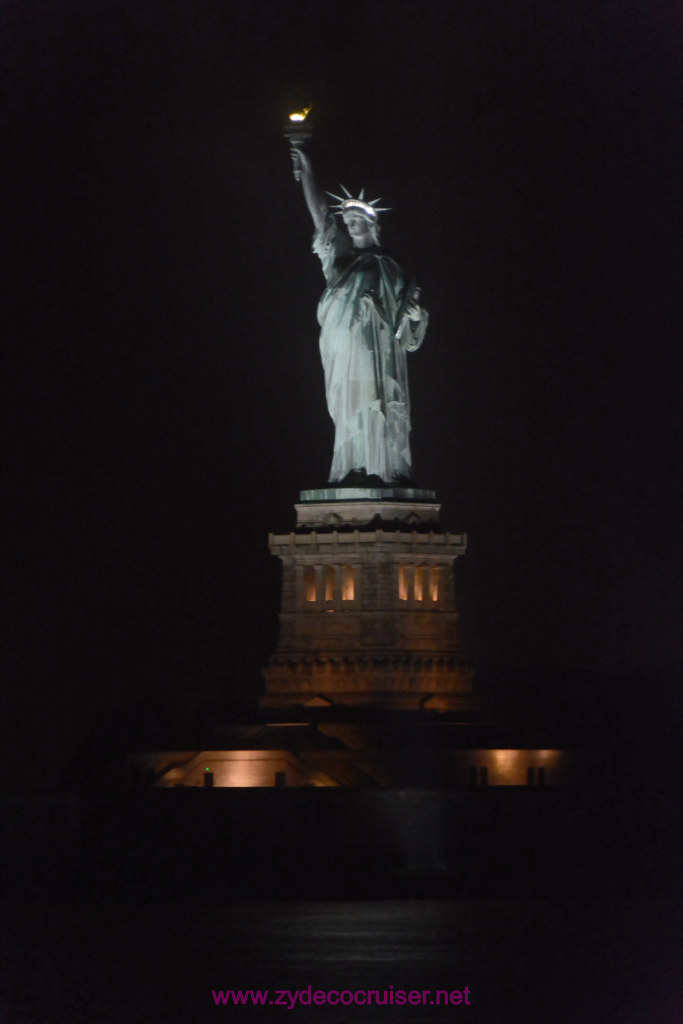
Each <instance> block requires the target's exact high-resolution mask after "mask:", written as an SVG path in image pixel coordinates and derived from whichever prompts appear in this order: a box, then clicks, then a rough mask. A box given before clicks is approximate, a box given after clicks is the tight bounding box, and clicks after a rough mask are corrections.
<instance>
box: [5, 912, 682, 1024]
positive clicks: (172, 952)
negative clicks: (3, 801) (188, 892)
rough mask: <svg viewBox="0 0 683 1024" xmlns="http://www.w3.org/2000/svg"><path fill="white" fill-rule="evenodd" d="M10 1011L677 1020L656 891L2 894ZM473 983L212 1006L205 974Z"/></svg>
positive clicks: (141, 1019)
mask: <svg viewBox="0 0 683 1024" xmlns="http://www.w3.org/2000/svg"><path fill="white" fill-rule="evenodd" d="M4 919H5V924H6V927H5V928H4V929H3V954H2V981H1V987H0V997H1V1002H0V1022H2V1024H5V1022H7V1024H10V1022H11V1024H52V1022H58V1024H81V1022H84V1024H85V1022H87V1024H204V1022H205V1021H228V1020H229V1021H245V1022H246V1021H261V1020H263V1021H287V1022H288V1024H298V1022H308V1024H312V1022H313V1021H316V1022H317V1021H325V1022H330V1024H341V1022H346V1021H349V1022H351V1021H353V1022H355V1024H361V1022H366V1024H368V1022H373V1024H374V1022H377V1021H383V1022H390V1021H393V1022H396V1024H399V1022H411V1021H432V1020H433V1021H439V1020H443V1021H452V1020H462V1021H468V1022H470V1024H474V1022H477V1024H482V1022H485V1024H577V1022H579V1021H580V1022H581V1024H681V1021H683V999H682V998H681V997H682V993H681V985H680V982H679V979H678V975H679V974H680V970H679V963H680V954H681V948H680V945H679V944H678V942H677V938H676V936H677V930H676V925H677V921H680V907H678V906H676V904H674V903H672V902H667V901H663V900H655V899H625V900H621V901H615V900H612V901H610V902H601V901H599V900H591V901H576V900H572V901H569V900H561V899H558V900H520V901H514V900H481V899H476V900H463V901H459V902H454V901H449V902H439V901H391V902H371V901H365V902H350V903H326V902H317V903H305V902H302V903H290V904H286V903H272V904H264V903H260V904H231V905H214V906H211V905H195V904H193V903H192V902H187V903H185V904H182V903H173V904H168V905H166V906H163V907H160V906H159V905H158V904H151V903H150V904H147V905H144V903H142V904H141V903H140V902H138V903H136V904H131V903H128V904H127V903H121V902H113V901H112V902H111V903H106V904H103V903H100V904H98V905H90V906H69V905H66V904H59V903H56V902H53V903H51V904H49V905H48V904H37V903H36V904H31V903H30V901H29V902H24V903H23V904H22V905H18V904H15V905H8V906H6V907H5V914H4ZM309 985H310V986H312V988H313V989H314V990H315V989H321V990H330V989H337V990H342V989H348V990H351V991H355V990H358V989H364V990H367V989H380V990H384V989H385V988H386V989H389V986H392V985H393V986H394V989H399V988H400V989H405V990H410V989H415V990H419V991H422V990H426V989H430V990H436V989H447V990H449V991H451V990H454V989H460V990H463V989H464V988H465V986H467V987H468V988H469V990H470V1000H471V1005H469V1006H466V1005H464V1004H461V1005H460V1006H448V1007H443V1006H435V1005H431V1006H430V1005H426V1006H404V1007H398V1006H396V1005H394V1006H372V1007H368V1006H365V1007H357V1006H351V1007H346V1008H344V1007H341V1006H338V1007H331V1006H328V1005H325V1006H311V1007H303V1006H295V1008H294V1009H291V1010H290V1009H287V1008H285V1007H280V1006H265V1007H235V1006H231V1007H229V1006H218V1007H217V1006H215V1005H214V1001H213V998H212V996H211V990H212V989H249V988H252V989H253V988H258V989H266V988H267V989H269V990H270V993H271V995H272V993H273V991H274V990H276V989H281V990H285V989H287V990H295V989H306V988H307V987H308V986H309Z"/></svg>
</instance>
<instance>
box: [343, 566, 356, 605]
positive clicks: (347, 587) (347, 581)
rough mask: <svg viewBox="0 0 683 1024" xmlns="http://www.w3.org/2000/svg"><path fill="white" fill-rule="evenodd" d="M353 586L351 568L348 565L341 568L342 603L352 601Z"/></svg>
mask: <svg viewBox="0 0 683 1024" xmlns="http://www.w3.org/2000/svg"><path fill="white" fill-rule="evenodd" d="M353 584H354V579H353V567H352V566H350V565H345V566H344V567H343V568H342V601H353V595H354V585H353Z"/></svg>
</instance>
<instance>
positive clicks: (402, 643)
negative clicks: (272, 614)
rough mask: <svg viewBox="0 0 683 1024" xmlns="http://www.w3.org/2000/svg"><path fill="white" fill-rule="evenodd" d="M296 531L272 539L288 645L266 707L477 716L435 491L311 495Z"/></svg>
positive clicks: (459, 546)
mask: <svg viewBox="0 0 683 1024" xmlns="http://www.w3.org/2000/svg"><path fill="white" fill-rule="evenodd" d="M295 509H296V513H297V528H296V530H294V531H293V532H291V533H289V534H285V535H273V534H271V535H270V550H271V552H272V553H273V554H274V555H275V556H276V557H278V558H279V559H280V560H281V562H282V565H283V579H282V606H281V612H280V639H279V642H278V645H277V648H276V650H275V653H274V654H273V657H272V658H271V659H270V662H269V663H268V666H267V668H266V670H265V672H264V675H265V679H266V693H265V696H264V697H263V698H262V699H261V706H262V707H264V708H274V707H279V708H283V707H295V706H315V705H341V706H344V707H349V706H366V707H367V706H375V707H380V708H389V709H411V710H417V709H419V708H421V707H426V708H431V709H435V710H442V711H457V710H463V711H471V710H472V709H473V708H474V707H475V702H474V698H473V696H472V691H471V673H470V672H469V671H468V669H467V668H466V666H465V665H464V663H463V660H462V653H461V649H460V640H459V629H458V625H459V623H458V620H459V614H458V610H457V607H456V599H455V592H454V580H453V563H454V561H455V559H456V558H457V557H458V556H460V555H463V554H464V553H465V550H466V546H467V538H466V536H465V534H460V533H458V534H454V533H444V532H443V531H442V529H441V527H440V525H439V510H440V506H439V504H438V503H437V502H436V496H435V494H434V492H432V491H422V490H416V489H410V488H391V487H387V488H367V489H363V488H343V487H331V488H323V489H321V490H316V491H302V492H301V494H300V502H299V503H298V504H297V505H296V506H295Z"/></svg>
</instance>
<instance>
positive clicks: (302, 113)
mask: <svg viewBox="0 0 683 1024" xmlns="http://www.w3.org/2000/svg"><path fill="white" fill-rule="evenodd" d="M312 109H313V108H312V107H304V109H303V110H297V111H295V112H294V113H293V114H290V115H289V120H290V121H305V120H306V115H307V114H308V112H309V110H312Z"/></svg>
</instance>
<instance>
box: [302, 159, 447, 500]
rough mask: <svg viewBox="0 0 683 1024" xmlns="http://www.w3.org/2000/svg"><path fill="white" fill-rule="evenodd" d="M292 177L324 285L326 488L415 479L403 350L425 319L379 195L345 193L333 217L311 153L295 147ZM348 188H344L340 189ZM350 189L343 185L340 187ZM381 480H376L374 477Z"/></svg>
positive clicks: (420, 335) (418, 337)
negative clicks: (384, 221) (381, 218)
mask: <svg viewBox="0 0 683 1024" xmlns="http://www.w3.org/2000/svg"><path fill="white" fill-rule="evenodd" d="M292 161H293V164H294V177H295V178H296V179H297V180H300V181H301V184H302V186H303V191H304V196H305V199H306V204H307V206H308V209H309V211H310V213H311V216H312V218H313V223H314V225H315V235H314V237H313V251H314V252H315V253H316V254H317V255H318V256H319V257H320V261H321V263H322V269H323V274H324V275H325V280H326V282H327V287H326V288H325V291H324V292H323V295H322V298H321V299H320V303H319V305H318V322H319V324H320V354H321V356H322V361H323V369H324V371H325V389H326V393H327V407H328V409H329V412H330V416H331V417H332V419H333V421H334V426H335V438H334V456H333V459H332V469H331V471H330V477H329V479H330V482H339V483H345V484H346V485H352V486H354V485H355V486H358V485H362V484H363V483H364V482H366V481H367V479H368V477H373V478H377V477H379V479H380V480H381V481H383V482H384V483H386V484H390V485H394V486H396V485H405V484H408V483H410V482H411V481H412V465H411V458H410V443H409V434H410V401H409V397H408V374H407V369H406V353H407V352H413V351H415V349H417V348H419V347H420V345H421V344H422V341H423V339H424V336H425V332H426V330H427V320H428V314H427V311H426V310H425V309H423V308H422V307H421V306H420V305H419V302H418V299H419V288H418V287H417V285H416V284H415V282H414V281H413V282H410V283H409V282H408V281H407V280H406V277H405V275H404V274H403V271H402V270H401V268H400V267H399V266H398V264H397V263H396V262H395V261H394V260H393V259H391V257H389V256H387V255H386V253H384V251H383V250H382V249H381V248H380V246H379V224H378V221H377V214H378V213H379V212H382V209H381V207H377V205H376V204H377V203H378V202H379V200H378V199H375V200H373V201H371V202H365V200H364V198H363V191H361V193H360V196H359V197H358V198H357V199H355V198H353V197H352V196H351V195H350V194H349V193H348V192H347V193H346V198H340V197H339V196H334V197H333V198H335V199H339V205H338V206H337V207H336V209H337V210H339V212H340V213H341V220H337V218H336V217H335V216H334V214H333V213H332V212H330V210H329V209H328V205H327V200H326V199H325V196H324V194H323V193H322V192H321V190H320V189H319V187H318V185H317V184H316V181H315V178H314V176H313V170H312V168H311V163H310V160H309V158H308V156H307V155H306V154H305V153H304V152H303V150H302V149H301V146H300V144H298V143H294V142H293V143H292ZM342 188H343V186H342ZM344 192H346V189H344ZM373 482H376V481H373Z"/></svg>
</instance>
